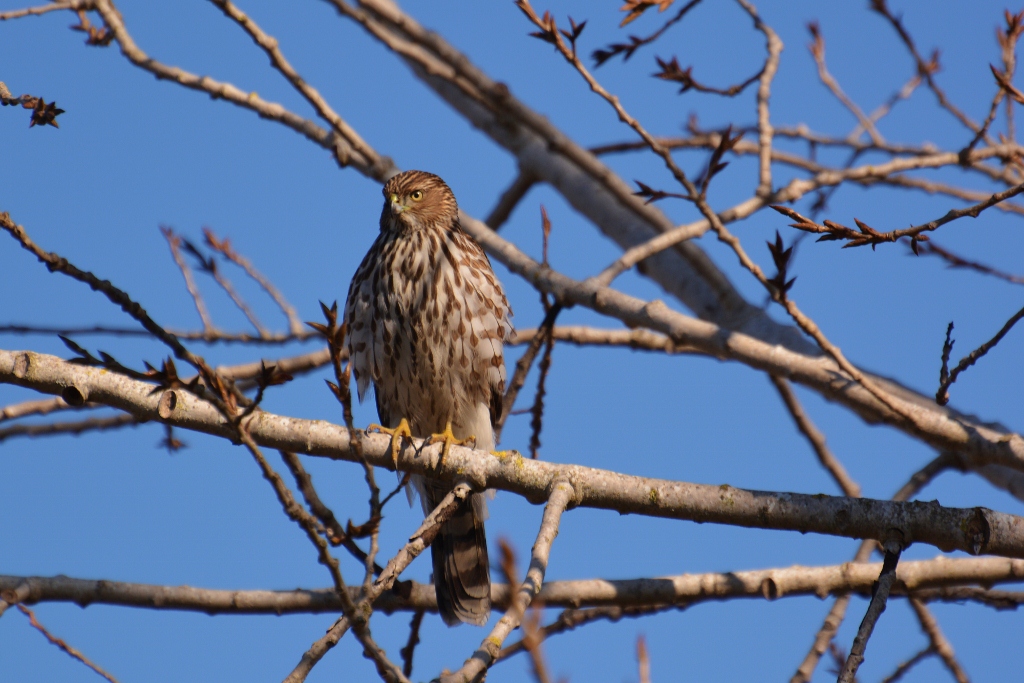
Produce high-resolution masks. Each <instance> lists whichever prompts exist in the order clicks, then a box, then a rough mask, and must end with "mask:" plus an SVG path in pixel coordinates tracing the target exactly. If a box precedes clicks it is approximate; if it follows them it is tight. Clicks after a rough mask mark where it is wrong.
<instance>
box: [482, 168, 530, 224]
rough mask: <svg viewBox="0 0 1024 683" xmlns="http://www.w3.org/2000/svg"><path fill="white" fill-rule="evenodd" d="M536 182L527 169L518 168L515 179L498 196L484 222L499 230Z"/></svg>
mask: <svg viewBox="0 0 1024 683" xmlns="http://www.w3.org/2000/svg"><path fill="white" fill-rule="evenodd" d="M536 183H537V178H536V177H535V176H534V175H533V174H532V173H529V172H527V171H523V170H522V169H520V170H519V173H517V174H516V177H515V179H514V180H513V181H512V184H510V185H509V186H508V187H507V188H505V191H504V192H502V193H501V196H500V197H498V202H497V204H495V205H494V208H493V209H491V212H490V213H489V214H487V218H486V219H484V223H486V224H487V226H488V227H489V228H490V229H491V230H494V231H497V230H501V226H503V225H504V224H505V221H507V220H508V218H509V216H511V215H512V211H514V210H515V208H516V206H517V205H518V204H519V202H520V201H522V199H523V197H525V196H526V193H527V192H529V191H530V188H532V187H533V186H534V185H535V184H536Z"/></svg>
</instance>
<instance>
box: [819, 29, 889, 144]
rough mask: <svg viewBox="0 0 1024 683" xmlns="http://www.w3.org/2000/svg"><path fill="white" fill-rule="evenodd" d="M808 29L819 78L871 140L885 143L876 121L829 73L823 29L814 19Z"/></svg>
mask: <svg viewBox="0 0 1024 683" xmlns="http://www.w3.org/2000/svg"><path fill="white" fill-rule="evenodd" d="M807 30H808V31H810V32H811V38H813V41H812V42H811V44H810V45H809V46H808V48H809V49H810V51H811V56H812V57H814V63H815V64H817V65H818V78H820V79H821V82H822V83H823V84H824V85H825V87H826V88H828V89H829V90H830V91H831V92H832V94H833V95H835V97H836V99H837V100H839V101H840V102H842V103H843V106H844V107H846V108H847V109H848V110H849V111H850V113H851V114H853V115H854V116H855V117H856V118H857V123H858V124H860V127H861V128H863V129H864V130H866V131H867V133H868V135H869V136H870V137H871V141H872V142H874V143H875V144H876V145H884V144H885V138H883V137H882V134H881V133H879V132H878V129H877V128H875V123H874V121H872V120H871V119H870V118H868V117H867V116H866V115H865V114H864V111H863V110H862V109H861V108H860V107H858V106H857V103H856V102H854V101H853V100H851V99H850V98H849V96H847V94H846V93H845V92H843V89H842V88H841V87H840V86H839V82H838V81H836V79H835V77H834V76H832V74H830V73H829V71H828V67H827V66H826V65H825V38H824V37H822V35H821V29H820V27H819V26H818V24H817V23H816V22H813V21H812V22H811V23H810V24H808V25H807Z"/></svg>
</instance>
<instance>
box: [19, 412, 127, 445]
mask: <svg viewBox="0 0 1024 683" xmlns="http://www.w3.org/2000/svg"><path fill="white" fill-rule="evenodd" d="M137 424H139V419H138V418H137V417H135V416H134V415H129V414H127V413H126V414H122V415H114V416H113V417H90V418H88V419H85V420H76V421H73V422H49V423H47V424H29V425H26V424H17V425H11V426H10V427H4V428H3V429H0V443H3V442H4V441H6V440H7V439H10V438H13V437H18V436H27V437H33V438H34V437H39V436H54V435H58V434H73V435H78V434H82V433H83V432H103V431H108V430H111V429H120V428H121V427H133V426H135V425H137Z"/></svg>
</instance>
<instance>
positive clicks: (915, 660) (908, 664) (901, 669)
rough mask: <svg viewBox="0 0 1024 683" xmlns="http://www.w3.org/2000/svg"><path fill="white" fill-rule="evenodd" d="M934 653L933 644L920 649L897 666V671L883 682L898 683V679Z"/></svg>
mask: <svg viewBox="0 0 1024 683" xmlns="http://www.w3.org/2000/svg"><path fill="white" fill-rule="evenodd" d="M934 654H935V650H933V649H932V648H931V646H928V647H926V648H924V649H923V650H920V651H918V652H917V654H915V655H914V656H913V657H911V658H910V659H908V660H907V661H905V662H901V663H900V665H899V666H897V667H896V670H895V671H893V672H892V673H891V674H889V675H888V676H886V677H885V678H883V679H882V683H896V681H898V680H900V679H901V678H903V677H904V676H906V675H907V673H908V672H909V671H910V670H911V669H913V668H914V667H915V666H917V665H918V664H920V663H921V662H923V661H924V660H925V659H927V658H928V657H931V656H932V655H934Z"/></svg>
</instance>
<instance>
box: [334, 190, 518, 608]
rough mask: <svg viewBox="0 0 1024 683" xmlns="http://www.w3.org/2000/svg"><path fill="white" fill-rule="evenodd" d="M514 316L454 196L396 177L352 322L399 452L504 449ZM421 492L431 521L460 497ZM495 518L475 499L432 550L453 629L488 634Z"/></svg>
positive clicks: (362, 371) (433, 485)
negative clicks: (497, 433)
mask: <svg viewBox="0 0 1024 683" xmlns="http://www.w3.org/2000/svg"><path fill="white" fill-rule="evenodd" d="M511 318H512V310H511V309H510V308H509V305H508V300H507V299H506V298H505V293H504V291H503V290H502V287H501V283H500V282H498V279H497V278H496V277H495V275H494V271H493V270H492V269H491V264H490V262H489V261H488V260H487V256H486V254H484V252H483V249H481V248H480V245H479V244H477V243H476V242H475V241H474V240H473V238H472V237H470V236H469V235H468V234H467V233H465V232H464V231H463V230H462V228H461V226H460V224H459V210H458V205H457V204H456V203H455V195H454V194H452V191H451V189H449V187H448V186H447V185H446V184H445V182H444V181H443V180H441V179H440V178H439V177H437V176H436V175H433V174H430V173H425V172H423V171H407V172H405V173H400V174H399V175H396V176H395V177H393V178H391V179H390V180H389V181H388V182H387V183H386V184H385V185H384V211H383V213H382V214H381V217H380V234H379V235H378V236H377V239H376V241H374V243H373V246H372V247H371V248H370V251H369V252H368V253H367V254H366V257H365V258H363V262H362V263H361V264H360V266H359V269H358V270H357V271H356V274H355V276H354V277H353V278H352V284H351V286H350V287H349V292H348V302H347V303H346V304H345V322H346V323H347V324H348V346H349V353H350V354H351V362H352V367H353V369H354V372H355V377H356V384H357V387H358V390H359V400H360V401H362V400H363V397H364V396H365V394H366V390H367V388H368V387H369V386H370V384H371V383H372V384H373V387H374V392H375V394H376V398H377V413H378V415H379V416H380V421H381V424H382V425H383V426H384V427H385V428H387V429H386V431H388V432H389V433H392V435H393V438H394V439H396V443H397V439H399V438H400V437H401V436H402V435H405V436H409V435H415V436H417V437H430V438H431V439H432V440H433V441H435V442H437V441H444V442H445V449H447V448H448V447H449V446H450V444H452V443H461V442H462V441H463V440H468V439H469V438H470V437H475V440H476V447H477V448H479V449H483V450H492V449H493V448H494V428H493V426H494V423H495V421H496V420H497V419H498V416H499V415H500V413H501V404H502V398H503V395H504V390H505V363H504V357H503V355H502V345H503V343H504V342H505V341H507V340H508V339H509V336H510V335H511V333H512V321H511ZM411 483H412V485H413V486H414V487H415V489H416V490H417V491H419V494H420V499H421V501H422V503H423V510H424V513H425V514H426V513H428V512H430V511H431V510H433V509H434V507H435V506H436V505H437V504H438V503H439V502H440V501H441V499H442V498H444V496H445V495H447V493H448V491H449V490H451V484H449V483H446V482H442V481H437V480H434V479H429V478H424V477H419V476H417V477H413V479H412V482H411ZM485 516H486V504H485V501H484V498H483V495H482V494H479V493H475V494H473V495H472V496H471V498H470V499H469V500H468V501H467V502H466V503H465V504H463V506H462V507H461V508H460V509H459V510H458V511H457V512H456V513H455V514H454V515H453V516H452V517H451V519H450V520H449V521H448V522H446V523H445V524H444V525H443V527H442V528H441V531H440V533H439V534H438V536H437V538H436V540H435V541H434V543H433V545H432V546H431V555H432V557H433V561H434V586H435V591H436V593H437V603H438V607H439V610H440V612H441V616H442V617H443V618H444V621H445V623H447V624H448V625H455V624H458V623H459V622H467V623H472V624H481V625H482V624H484V623H486V621H487V619H488V617H489V616H490V609H491V598H490V592H491V588H490V571H489V568H488V560H487V539H486V537H485V535H484V517H485Z"/></svg>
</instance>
